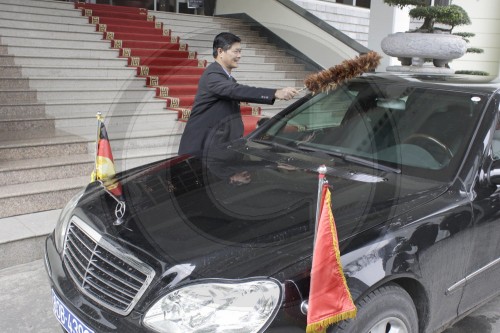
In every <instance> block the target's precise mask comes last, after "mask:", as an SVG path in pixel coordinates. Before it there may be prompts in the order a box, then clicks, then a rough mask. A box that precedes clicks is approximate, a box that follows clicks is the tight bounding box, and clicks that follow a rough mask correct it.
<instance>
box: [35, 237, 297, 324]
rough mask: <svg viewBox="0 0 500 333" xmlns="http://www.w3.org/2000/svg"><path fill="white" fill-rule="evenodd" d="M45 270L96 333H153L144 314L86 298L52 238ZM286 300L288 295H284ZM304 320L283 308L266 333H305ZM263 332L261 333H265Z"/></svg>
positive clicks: (67, 302)
mask: <svg viewBox="0 0 500 333" xmlns="http://www.w3.org/2000/svg"><path fill="white" fill-rule="evenodd" d="M45 268H46V270H47V274H48V275H49V280H50V286H51V288H52V290H53V291H54V293H55V294H56V296H57V297H58V298H59V299H60V300H61V301H62V302H63V303H64V305H65V306H66V307H67V308H68V310H69V311H71V312H72V313H73V314H74V315H76V316H77V317H78V318H79V319H80V320H81V321H82V322H84V323H85V324H86V325H87V326H89V327H90V328H91V329H92V330H94V331H95V332H96V333H114V332H120V333H129V332H130V333H132V332H134V333H152V332H153V331H152V330H150V329H147V328H146V327H144V326H143V325H142V320H143V317H144V314H143V313H141V312H138V311H135V310H133V311H132V312H131V313H130V314H128V315H127V316H122V315H119V314H116V313H114V312H111V311H110V310H108V309H106V308H104V307H102V306H100V305H98V304H96V303H95V302H94V301H93V300H91V299H89V298H87V297H86V296H85V295H83V294H82V293H81V292H80V291H79V289H78V287H77V286H76V285H75V284H74V282H73V280H72V279H71V278H69V277H68V275H67V272H66V270H65V268H64V267H63V262H62V260H61V256H60V254H59V253H58V252H57V250H56V248H55V244H54V240H53V237H52V235H50V236H49V237H48V238H47V240H46V242H45ZM285 297H286V295H285ZM304 331H305V316H303V315H301V314H300V311H299V309H298V307H296V306H294V307H293V308H287V309H284V308H281V309H280V310H279V311H278V313H277V315H276V317H275V318H274V320H273V322H272V323H271V325H270V326H269V327H268V328H267V329H266V330H265V331H264V332H265V333H299V332H300V333H303V332H304ZM264 332H262V333H264ZM259 333H260V332H259Z"/></svg>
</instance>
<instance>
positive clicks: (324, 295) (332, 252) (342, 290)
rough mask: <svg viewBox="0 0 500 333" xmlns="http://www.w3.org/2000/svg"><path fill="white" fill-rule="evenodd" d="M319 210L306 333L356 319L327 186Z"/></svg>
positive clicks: (326, 185)
mask: <svg viewBox="0 0 500 333" xmlns="http://www.w3.org/2000/svg"><path fill="white" fill-rule="evenodd" d="M320 207H321V212H320V217H319V221H318V230H317V234H316V243H315V246H314V253H313V261H312V269H311V286H310V290H309V308H308V311H307V328H306V332H307V333H317V332H325V330H326V328H327V327H328V326H329V325H331V324H333V323H336V322H338V321H340V320H345V319H349V318H354V317H355V316H356V306H355V305H354V302H353V301H352V297H351V293H350V292H349V288H348V287H347V283H346V280H345V277H344V272H343V270H342V263H341V261H340V251H339V242H338V237H337V230H336V227H335V220H334V218H333V213H332V209H331V194H330V190H329V189H328V184H324V185H323V188H322V196H321V205H320Z"/></svg>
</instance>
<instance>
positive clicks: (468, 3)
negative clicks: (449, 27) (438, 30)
mask: <svg viewBox="0 0 500 333" xmlns="http://www.w3.org/2000/svg"><path fill="white" fill-rule="evenodd" d="M453 4H455V5H459V6H461V7H463V8H464V9H465V10H466V11H467V13H468V14H469V17H470V19H471V21H472V24H471V25H465V26H461V27H456V28H455V29H453V32H458V31H466V32H473V33H475V34H476V36H475V37H472V38H471V40H470V46H471V47H479V48H482V49H484V53H483V54H476V53H467V54H466V55H465V56H463V57H462V58H460V59H457V60H454V61H453V62H452V63H451V66H452V67H453V69H466V70H481V71H486V72H489V73H490V74H491V75H498V74H500V1H499V0H453Z"/></svg>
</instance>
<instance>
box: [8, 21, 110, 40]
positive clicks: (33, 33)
mask: <svg viewBox="0 0 500 333" xmlns="http://www.w3.org/2000/svg"><path fill="white" fill-rule="evenodd" d="M0 35H1V36H2V37H3V36H7V37H31V38H44V39H74V40H77V41H96V40H102V33H100V32H79V33H77V32H66V31H59V30H33V29H30V28H25V29H23V28H11V27H3V26H1V21H0Z"/></svg>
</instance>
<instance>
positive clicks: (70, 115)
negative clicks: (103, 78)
mask: <svg viewBox="0 0 500 333" xmlns="http://www.w3.org/2000/svg"><path fill="white" fill-rule="evenodd" d="M160 103H161V104H162V106H163V107H164V106H165V102H164V101H160ZM102 114H103V117H104V116H105V117H106V118H108V116H109V119H111V121H112V123H113V126H114V128H115V130H116V129H118V125H121V126H120V127H121V129H120V130H121V131H123V130H126V129H127V128H129V127H131V126H133V128H134V130H137V129H139V128H145V129H151V128H155V127H160V128H165V129H166V128H169V127H171V126H170V125H168V124H171V123H173V122H175V121H176V119H177V115H176V113H175V112H171V111H169V110H167V109H165V108H164V109H161V110H149V109H145V110H128V111H125V110H119V111H117V112H113V113H111V112H109V113H108V112H103V113H102ZM95 123H96V111H95V110H94V109H92V110H90V109H89V110H86V112H73V111H72V112H68V111H67V110H66V112H59V114H57V115H54V114H50V112H49V113H48V114H41V115H34V116H33V115H31V116H30V115H25V114H21V115H17V116H16V115H13V116H11V117H9V118H2V119H0V131H1V130H3V131H18V130H27V129H36V128H52V129H54V128H56V127H57V128H58V129H62V130H66V131H71V132H73V131H75V129H77V128H85V129H87V131H89V130H92V128H93V126H94V125H95Z"/></svg>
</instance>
